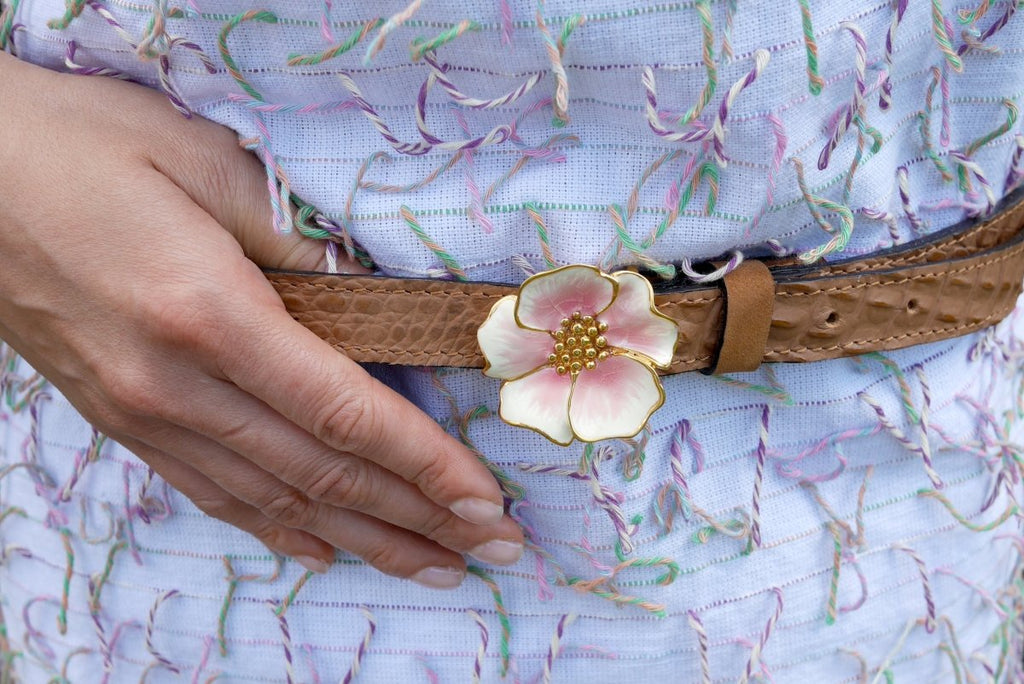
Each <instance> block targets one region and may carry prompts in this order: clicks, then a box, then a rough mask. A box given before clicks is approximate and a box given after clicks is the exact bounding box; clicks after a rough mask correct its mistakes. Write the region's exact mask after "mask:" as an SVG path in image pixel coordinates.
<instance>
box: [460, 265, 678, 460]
mask: <svg viewBox="0 0 1024 684" xmlns="http://www.w3.org/2000/svg"><path fill="white" fill-rule="evenodd" d="M678 334H679V330H678V328H677V326H676V323H675V321H673V320H672V319H671V318H669V317H668V316H666V315H664V314H662V313H661V312H659V311H658V309H657V307H656V306H655V303H654V289H653V287H652V286H651V283H650V281H648V280H647V279H646V278H644V277H643V276H642V275H639V274H638V273H635V272H633V271H616V272H614V273H604V272H602V271H601V270H600V269H598V268H596V267H594V266H589V265H585V264H573V265H569V266H563V267H560V268H556V269H553V270H550V271H544V272H541V273H537V274H535V275H533V276H531V277H529V278H527V279H526V281H525V282H524V283H523V284H522V286H520V288H519V293H518V294H515V295H507V296H505V297H502V298H501V299H499V300H498V301H497V302H496V303H495V304H494V305H493V306H492V307H491V310H490V313H489V314H488V316H487V319H486V320H485V321H484V322H483V324H482V325H481V326H480V328H479V329H478V331H477V341H478V342H479V344H480V349H481V350H482V351H483V355H484V358H485V362H486V365H485V367H484V375H487V376H488V377H492V378H497V379H500V380H501V381H502V383H501V388H500V390H499V411H498V412H499V415H500V416H501V418H502V420H504V421H505V422H506V423H508V424H510V425H514V426H518V427H525V428H528V429H530V430H533V431H535V432H537V433H539V434H541V435H543V436H544V437H546V438H547V439H549V440H551V441H552V442H554V443H555V444H559V445H562V446H567V445H569V444H571V443H572V441H573V440H574V439H576V440H579V441H581V442H597V441H600V440H604V439H614V438H628V437H632V436H634V435H636V434H637V433H639V432H640V431H641V430H642V429H643V428H644V426H645V425H646V424H647V421H648V420H649V419H650V417H651V415H652V414H653V413H654V412H655V411H657V410H658V408H660V407H661V405H662V404H663V403H664V402H665V392H664V389H663V388H662V385H661V379H660V377H659V376H658V373H657V371H656V369H659V368H660V369H667V368H668V366H669V364H670V363H671V362H672V356H673V352H674V350H675V346H676V342H677V339H678Z"/></svg>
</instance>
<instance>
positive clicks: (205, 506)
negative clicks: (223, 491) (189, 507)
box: [192, 497, 235, 524]
mask: <svg viewBox="0 0 1024 684" xmlns="http://www.w3.org/2000/svg"><path fill="white" fill-rule="evenodd" d="M192 503H194V504H195V506H196V508H198V509H199V510H201V511H202V512H203V513H205V514H206V515H208V516H210V517H211V518H217V519H218V520H223V521H224V522H227V523H231V524H234V523H235V506H234V505H233V504H232V502H231V501H229V500H228V499H227V498H226V497H201V498H193V499H192Z"/></svg>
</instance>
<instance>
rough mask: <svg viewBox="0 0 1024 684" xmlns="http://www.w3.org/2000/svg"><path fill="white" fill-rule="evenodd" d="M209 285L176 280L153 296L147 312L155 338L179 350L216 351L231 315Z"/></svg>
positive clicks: (150, 297) (148, 301) (152, 294)
mask: <svg viewBox="0 0 1024 684" xmlns="http://www.w3.org/2000/svg"><path fill="white" fill-rule="evenodd" d="M210 287H211V285H210V284H209V283H206V282H195V281H175V282H173V283H167V287H165V288H161V290H160V291H159V292H156V293H150V296H149V297H148V298H147V300H146V303H145V304H144V310H145V311H144V312H145V315H146V319H145V320H147V321H148V322H149V326H150V329H151V330H152V331H154V333H155V335H156V336H157V337H158V338H160V339H163V340H165V341H166V342H167V343H169V344H172V345H174V346H175V347H178V348H184V349H188V350H193V351H198V352H201V353H203V352H216V351H218V350H219V349H220V347H221V345H222V343H223V341H224V340H223V334H222V333H221V332H220V331H222V330H223V328H224V321H225V320H226V318H227V316H226V315H225V312H224V311H222V307H221V305H220V304H219V303H218V302H220V301H221V300H222V298H221V297H218V296H216V295H215V293H213V292H211V289H210Z"/></svg>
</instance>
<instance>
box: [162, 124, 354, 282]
mask: <svg viewBox="0 0 1024 684" xmlns="http://www.w3.org/2000/svg"><path fill="white" fill-rule="evenodd" d="M168 123H169V126H170V128H172V129H174V130H171V131H168V133H167V134H168V135H169V136H172V137H173V142H171V141H167V142H165V143H164V144H163V145H160V146H159V148H158V150H154V154H153V155H152V162H153V165H154V166H155V167H156V168H157V170H159V171H160V172H161V173H163V174H164V175H165V176H167V177H168V178H169V179H170V180H171V181H173V182H174V183H175V184H176V185H178V187H180V188H181V189H182V190H184V191H185V193H186V194H187V195H188V196H189V197H190V198H191V199H192V201H193V202H195V203H196V204H197V205H199V206H200V207H202V208H203V209H204V210H205V211H206V212H207V213H208V214H209V215H210V216H212V217H213V218H214V220H216V221H217V223H219V224H220V225H221V226H223V227H224V228H225V229H226V230H227V231H228V232H229V233H231V235H232V236H234V238H235V239H236V240H237V241H238V242H239V244H240V245H241V246H242V250H243V251H244V252H245V254H246V256H248V257H249V258H250V259H252V260H253V261H254V262H256V263H257V264H259V265H260V266H263V267H268V268H282V269H292V270H299V271H324V270H326V262H325V252H324V250H325V247H326V245H325V243H324V242H322V241H320V240H312V239H310V238H307V237H304V236H303V235H302V234H301V233H299V231H297V230H294V231H292V232H289V233H280V232H276V231H275V230H274V228H273V225H274V224H273V211H272V208H271V202H270V197H269V196H268V192H267V172H266V168H265V167H264V165H263V164H262V163H261V162H260V161H259V160H258V158H257V157H256V155H255V154H253V153H251V152H248V151H246V150H245V149H243V147H242V146H241V144H240V142H239V139H238V136H237V135H236V134H235V133H234V131H231V130H230V129H227V128H224V127H223V126H219V125H217V124H214V123H212V122H210V121H206V120H204V119H200V118H198V117H195V118H193V119H184V118H183V117H180V116H178V117H177V118H176V120H175V121H173V122H168ZM178 129H180V130H178ZM282 201H283V202H284V203H285V206H286V210H287V211H291V207H290V206H288V205H287V199H283V200H282ZM338 271H339V272H340V273H369V272H370V271H369V269H367V268H364V267H363V266H361V265H360V264H359V262H357V261H355V260H354V259H350V258H349V257H348V256H347V255H345V254H344V253H340V254H339V255H338Z"/></svg>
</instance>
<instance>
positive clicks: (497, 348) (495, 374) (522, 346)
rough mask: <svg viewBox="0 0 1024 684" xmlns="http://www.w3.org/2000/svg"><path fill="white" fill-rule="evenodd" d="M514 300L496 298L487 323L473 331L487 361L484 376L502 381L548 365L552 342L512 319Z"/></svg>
mask: <svg viewBox="0 0 1024 684" xmlns="http://www.w3.org/2000/svg"><path fill="white" fill-rule="evenodd" d="M515 310H516V297H515V295H508V296H507V297H502V298H501V299H499V300H498V301H497V302H496V303H495V305H494V306H493V307H491V313H490V314H489V315H488V316H487V320H486V321H484V323H483V325H481V326H480V329H479V330H477V332H476V339H477V341H478V342H479V343H480V349H481V351H483V353H484V358H485V359H487V367H486V368H484V375H489V376H490V377H492V378H501V379H503V380H513V379H515V378H521V377H522V376H524V375H526V374H527V373H529V372H531V371H534V370H536V369H538V368H540V367H541V366H543V365H545V364H546V363H547V362H548V354H550V353H551V351H552V349H553V348H554V344H555V340H554V338H552V337H551V335H548V334H547V333H542V332H537V331H536V330H525V329H523V328H521V327H519V324H517V323H516V317H515Z"/></svg>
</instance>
